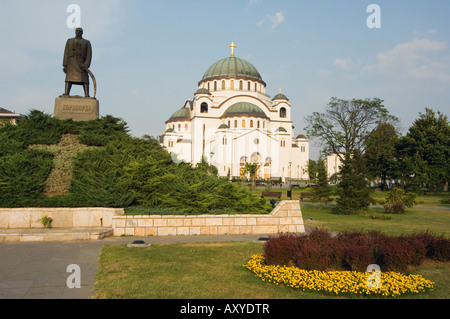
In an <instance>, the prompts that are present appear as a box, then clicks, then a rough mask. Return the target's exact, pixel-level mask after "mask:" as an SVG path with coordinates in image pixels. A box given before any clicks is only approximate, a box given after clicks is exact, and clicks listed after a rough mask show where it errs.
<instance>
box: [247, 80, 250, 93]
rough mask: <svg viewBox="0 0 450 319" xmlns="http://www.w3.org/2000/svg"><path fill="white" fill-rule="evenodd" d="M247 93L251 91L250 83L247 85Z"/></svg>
mask: <svg viewBox="0 0 450 319" xmlns="http://www.w3.org/2000/svg"><path fill="white" fill-rule="evenodd" d="M247 91H250V81H248V83H247Z"/></svg>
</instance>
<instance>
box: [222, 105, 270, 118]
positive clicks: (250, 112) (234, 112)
mask: <svg viewBox="0 0 450 319" xmlns="http://www.w3.org/2000/svg"><path fill="white" fill-rule="evenodd" d="M234 116H249V117H262V118H267V115H266V113H264V111H263V110H261V109H260V108H259V107H258V106H256V105H255V104H252V103H248V102H239V103H236V104H233V105H232V106H230V107H229V108H228V110H226V111H225V113H224V114H223V116H222V117H234Z"/></svg>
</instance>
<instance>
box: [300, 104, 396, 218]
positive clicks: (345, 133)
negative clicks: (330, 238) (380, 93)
mask: <svg viewBox="0 0 450 319" xmlns="http://www.w3.org/2000/svg"><path fill="white" fill-rule="evenodd" d="M382 103H383V101H382V100H380V99H378V98H375V99H366V100H361V99H353V100H344V99H338V98H332V99H331V101H330V102H329V103H328V105H327V107H326V108H325V112H324V113H319V112H314V113H313V114H312V115H310V116H307V117H306V119H305V120H306V122H307V124H308V127H307V132H308V135H309V136H310V137H312V138H313V139H314V138H315V139H318V140H319V141H320V142H321V144H322V145H323V147H324V150H325V153H335V154H338V156H339V157H340V159H341V162H342V174H341V182H340V184H339V190H340V191H339V193H340V197H341V200H340V201H338V209H343V210H347V211H348V210H360V209H363V208H365V207H367V206H368V204H367V200H368V199H370V198H363V196H367V194H366V191H363V190H362V189H359V191H352V189H353V188H354V187H355V185H354V183H356V182H357V181H361V183H362V184H363V185H359V186H358V187H364V188H369V185H368V183H366V179H367V176H366V174H365V171H364V169H363V167H362V166H361V161H359V162H358V160H361V159H362V154H363V153H364V151H365V148H366V140H367V139H368V137H369V134H370V133H371V132H372V131H373V129H374V128H375V127H376V126H377V125H378V124H379V123H382V122H388V121H393V122H395V121H397V119H396V118H395V117H393V116H390V115H389V112H388V111H387V109H386V108H385V107H384V105H383V104H382ZM357 159H358V160H357ZM357 184H358V183H357ZM355 196H356V197H355ZM344 203H345V205H344Z"/></svg>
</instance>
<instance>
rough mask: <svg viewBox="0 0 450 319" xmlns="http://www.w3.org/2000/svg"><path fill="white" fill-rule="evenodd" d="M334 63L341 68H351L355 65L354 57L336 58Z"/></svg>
mask: <svg viewBox="0 0 450 319" xmlns="http://www.w3.org/2000/svg"><path fill="white" fill-rule="evenodd" d="M333 64H334V65H335V66H336V67H338V68H339V69H341V70H344V71H345V70H349V69H350V68H351V67H352V65H353V61H352V59H340V58H336V59H335V60H334V61H333Z"/></svg>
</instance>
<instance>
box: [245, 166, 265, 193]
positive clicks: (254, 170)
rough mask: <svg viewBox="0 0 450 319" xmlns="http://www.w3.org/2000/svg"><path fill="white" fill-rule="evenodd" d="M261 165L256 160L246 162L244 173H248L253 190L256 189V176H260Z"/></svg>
mask: <svg viewBox="0 0 450 319" xmlns="http://www.w3.org/2000/svg"><path fill="white" fill-rule="evenodd" d="M260 167H261V165H260V164H259V163H257V162H255V163H249V162H246V163H245V167H244V174H248V175H249V177H250V181H251V183H252V187H251V189H252V191H253V190H255V183H256V178H257V177H258V171H259V168H260Z"/></svg>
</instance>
